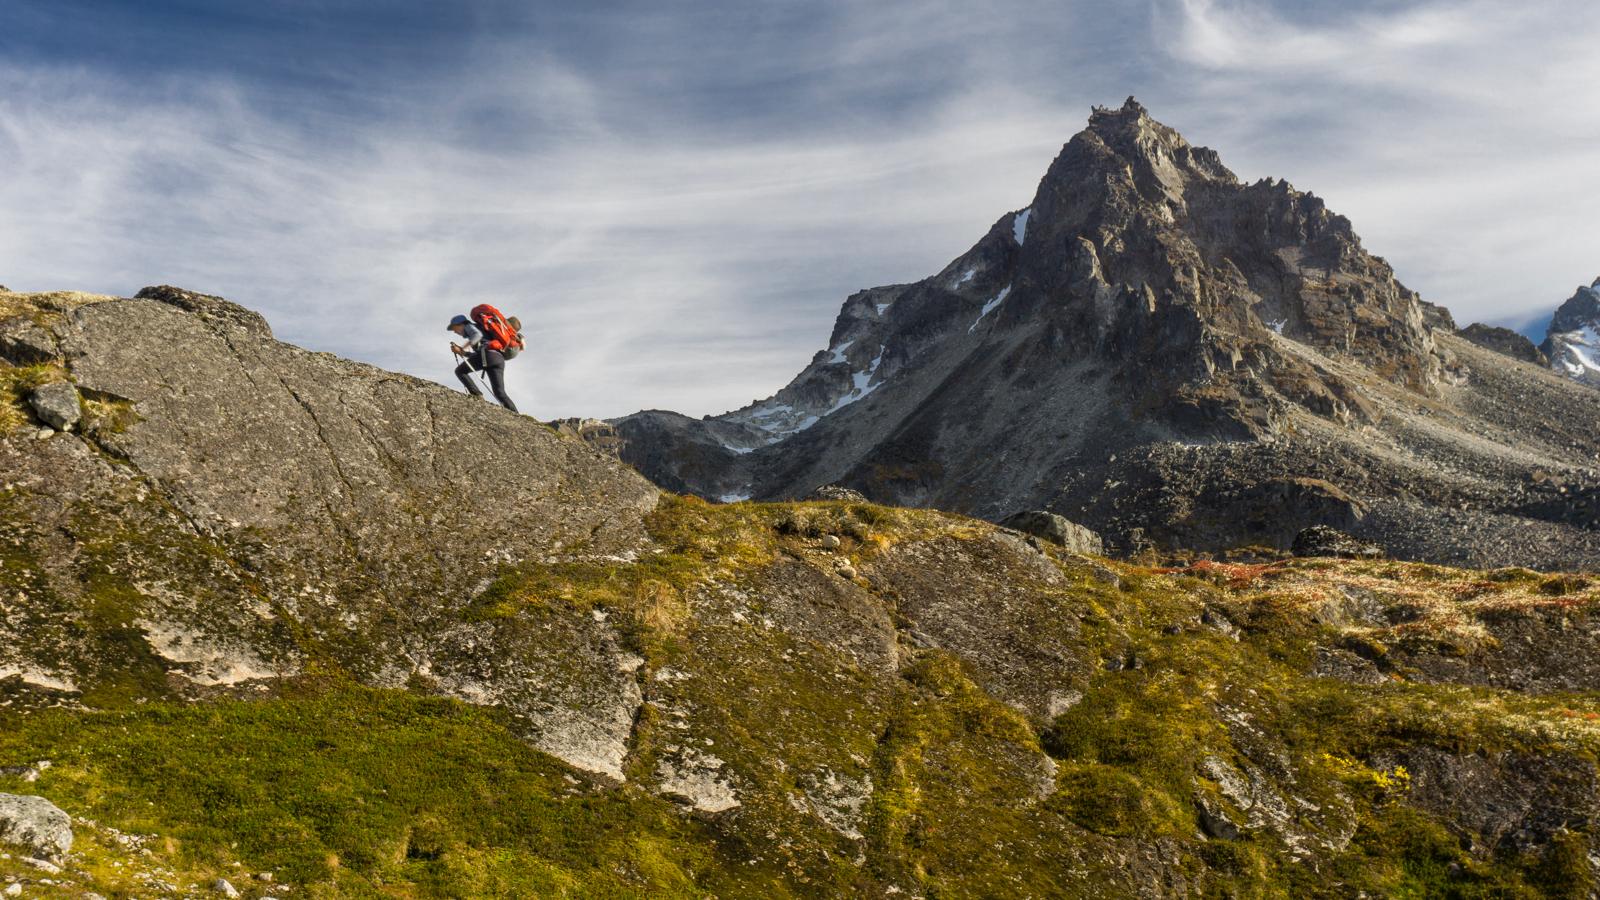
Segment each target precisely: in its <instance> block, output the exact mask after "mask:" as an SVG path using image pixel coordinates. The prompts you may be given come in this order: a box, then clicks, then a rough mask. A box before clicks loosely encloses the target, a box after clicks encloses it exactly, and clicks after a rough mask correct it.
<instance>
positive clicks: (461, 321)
mask: <svg viewBox="0 0 1600 900" xmlns="http://www.w3.org/2000/svg"><path fill="white" fill-rule="evenodd" d="M468 321H469V320H468V319H467V317H466V316H456V317H455V318H453V319H451V320H450V325H449V326H448V327H447V328H445V331H449V330H450V329H451V328H454V327H456V326H457V325H465V324H467V322H468Z"/></svg>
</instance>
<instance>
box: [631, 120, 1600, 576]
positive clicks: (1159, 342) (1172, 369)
mask: <svg viewBox="0 0 1600 900" xmlns="http://www.w3.org/2000/svg"><path fill="white" fill-rule="evenodd" d="M1449 321H1450V318H1449V316H1448V314H1447V313H1446V312H1445V311H1443V310H1442V309H1441V308H1438V307H1432V306H1429V305H1426V304H1424V303H1423V302H1422V300H1421V298H1420V297H1419V296H1418V295H1417V294H1416V293H1415V292H1414V291H1411V290H1410V289H1408V288H1406V287H1405V286H1404V285H1403V284H1401V283H1400V281H1399V280H1397V278H1396V277H1395V272H1394V270H1393V269H1392V268H1391V267H1390V266H1389V264H1388V263H1387V262H1386V261H1384V260H1383V259H1381V258H1379V257H1377V256H1374V255H1372V254H1371V253H1369V252H1368V251H1367V250H1366V249H1365V248H1364V247H1363V246H1362V244H1361V241H1360V238H1359V237H1358V236H1357V234H1356V232H1355V230H1354V227H1353V226H1352V224H1351V222H1350V221H1349V220H1348V219H1347V218H1345V217H1344V216H1341V215H1338V214H1337V213H1335V212H1333V211H1332V210H1330V209H1328V207H1327V204H1326V203H1325V202H1324V201H1323V200H1322V199H1321V198H1319V197H1317V196H1315V195H1314V194H1312V193H1309V192H1306V191H1302V190H1299V189H1297V188H1295V187H1294V186H1292V185H1290V184H1289V183H1288V182H1286V181H1282V180H1278V179H1261V180H1258V181H1255V182H1251V183H1246V182H1242V181H1240V180H1239V179H1238V178H1237V177H1236V176H1235V175H1234V174H1233V173H1232V172H1231V171H1229V170H1228V168H1227V167H1226V166H1225V165H1223V163H1222V161H1221V158H1220V157H1219V156H1218V154H1217V153H1215V152H1214V151H1212V150H1209V149H1207V148H1204V147H1197V146H1194V145H1192V144H1190V143H1189V142H1188V141H1187V140H1185V139H1184V137H1183V136H1182V135H1181V134H1179V133H1178V132H1177V131H1176V130H1175V129H1173V128H1171V127H1169V126H1167V125H1165V124H1163V123H1161V122H1160V121H1158V120H1156V119H1155V118H1153V117H1152V116H1151V115H1150V114H1149V112H1148V111H1147V110H1145V109H1144V107H1143V106H1141V105H1140V104H1139V103H1138V102H1137V101H1136V100H1133V99H1132V98H1129V100H1128V101H1127V102H1126V103H1124V104H1123V105H1122V107H1120V108H1118V109H1110V108H1096V109H1095V110H1094V111H1093V112H1092V113H1091V115H1090V118H1089V122H1088V126H1087V127H1086V128H1085V129H1084V130H1083V131H1081V132H1080V133H1078V134H1077V135H1075V136H1074V137H1073V138H1072V139H1071V140H1070V141H1068V142H1067V143H1066V145H1065V146H1064V147H1063V148H1062V150H1061V152H1060V154H1059V155H1058V156H1057V157H1056V159H1055V160H1054V161H1053V162H1052V163H1051V165H1050V167H1049V170H1048V171H1047V173H1046V174H1045V176H1044V178H1043V179H1042V180H1041V181H1040V184H1039V187H1038V189H1037V191H1036V193H1035V195H1034V197H1033V198H1032V201H1031V202H1030V203H1029V204H1028V205H1027V206H1026V207H1025V208H1023V209H1020V210H1016V211H1012V212H1007V213H1005V214H1004V215H1002V216H1001V217H1000V218H999V219H997V220H996V221H995V222H994V223H993V224H992V225H991V227H990V228H989V230H988V231H987V233H985V234H984V235H983V236H982V237H981V238H980V239H979V240H978V241H977V243H975V244H974V245H973V246H972V247H971V248H970V249H968V250H967V251H966V252H964V253H962V254H961V255H959V256H957V257H956V258H955V259H954V260H952V261H951V262H950V264H949V265H947V266H945V267H944V268H943V269H942V270H940V271H939V272H937V273H935V274H934V275H932V276H930V277H928V278H924V279H923V280H921V281H918V282H915V283H911V284H896V285H887V286H883V287H877V288H871V289H867V290H863V291H859V292H857V293H855V294H853V295H851V296H850V297H849V298H847V299H846V300H845V302H844V304H843V306H842V308H841V309H840V312H839V316H838V318H837V320H836V321H835V324H834V328H833V331H832V333H831V335H830V336H829V340H828V344H827V347H826V348H825V349H823V350H820V351H819V352H818V353H817V354H816V355H815V356H814V357H813V358H812V360H811V361H810V363H809V364H808V365H807V366H806V367H805V368H804V369H803V370H802V371H801V372H800V374H799V375H798V376H796V378H795V379H794V380H793V381H791V382H790V383H789V384H788V385H786V386H785V387H783V388H782V389H780V390H779V391H778V392H777V393H776V394H774V395H772V396H771V397H768V398H766V399H762V400H756V401H755V402H753V403H751V404H750V405H749V406H746V407H744V408H742V409H739V410H735V411H732V412H729V413H726V414H724V415H721V416H715V417H710V418H707V419H705V420H695V419H689V418H686V417H683V416H677V415H675V414H671V413H665V412H660V411H650V412H644V413H639V414H636V415H634V416H629V417H626V418H625V419H622V420H619V421H618V427H619V431H620V432H621V436H622V438H623V440H624V441H626V443H627V446H628V447H629V449H627V450H625V451H624V458H625V459H627V460H628V461H630V462H632V463H634V464H635V465H636V466H638V467H639V468H640V469H641V471H643V472H645V473H646V474H647V475H648V476H649V477H651V478H652V479H653V480H655V481H656V482H657V483H658V484H662V485H665V486H668V487H669V488H671V489H673V490H679V491H691V492H694V493H698V494H701V495H702V496H706V497H708V498H711V499H723V500H734V499H743V498H746V497H750V498H756V499H780V498H787V497H798V496H805V495H806V494H807V493H808V492H809V491H810V490H812V489H813V488H815V487H817V486H818V485H823V484H835V483H836V484H841V485H844V486H846V487H849V488H853V489H856V490H859V491H861V492H862V493H864V494H865V495H867V496H868V497H871V498H873V499H874V500H880V501H888V502H893V503H898V504H903V505H931V506H939V507H941V508H946V509H954V510H957V511H961V512H966V513H971V514H976V515H980V516H984V517H987V518H993V519H995V520H996V521H999V520H1003V519H1005V518H1006V517H1007V516H1010V515H1012V514H1014V513H1017V512H1020V511H1024V510H1031V509H1046V510H1049V511H1051V512H1056V513H1059V514H1062V515H1065V516H1066V517H1067V518H1068V519H1071V520H1074V521H1081V522H1084V523H1085V524H1088V525H1090V526H1091V527H1095V528H1099V529H1103V530H1107V531H1109V532H1110V533H1111V536H1112V539H1113V541H1114V542H1115V541H1117V540H1119V539H1120V540H1124V541H1125V542H1126V543H1125V544H1124V545H1125V546H1136V545H1138V544H1139V542H1141V541H1144V540H1146V539H1155V540H1167V541H1171V542H1174V543H1183V544H1186V545H1189V546H1193V545H1195V543H1196V542H1200V543H1205V544H1207V545H1208V546H1212V545H1220V546H1226V545H1229V544H1231V543H1238V542H1249V541H1252V540H1261V541H1264V542H1269V543H1278V544H1282V545H1284V546H1287V544H1286V543H1285V542H1287V541H1289V540H1291V539H1292V537H1293V533H1294V532H1295V531H1296V530H1298V528H1300V527H1305V526H1306V525H1310V524H1326V525H1332V526H1334V527H1338V528H1342V529H1350V528H1355V527H1356V526H1357V524H1358V521H1359V520H1360V519H1361V517H1362V516H1364V515H1365V514H1366V512H1365V510H1367V509H1368V506H1367V502H1366V501H1365V500H1363V499H1362V498H1363V497H1371V496H1372V495H1373V492H1374V491H1376V495H1377V496H1376V500H1377V501H1378V502H1380V503H1381V502H1382V501H1385V500H1387V499H1389V497H1388V492H1389V491H1391V490H1392V489H1394V487H1395V486H1396V485H1401V484H1410V485H1414V484H1415V483H1416V475H1415V472H1411V474H1403V470H1404V471H1410V470H1412V469H1414V468H1415V467H1417V466H1418V465H1423V466H1424V467H1425V468H1426V467H1433V466H1437V467H1438V469H1437V472H1435V474H1437V475H1439V478H1440V480H1439V481H1438V482H1437V483H1435V484H1434V487H1436V488H1437V489H1438V490H1437V491H1433V490H1432V489H1431V488H1430V491H1429V493H1430V496H1431V497H1432V498H1433V499H1430V500H1428V501H1426V503H1434V502H1442V503H1448V504H1450V506H1451V508H1453V509H1454V508H1458V507H1459V505H1460V503H1461V501H1460V500H1454V499H1451V500H1446V499H1445V498H1447V497H1455V496H1456V493H1457V492H1458V491H1461V490H1468V491H1469V492H1472V491H1476V490H1477V488H1475V487H1473V488H1469V485H1468V482H1467V481H1461V482H1457V481H1455V480H1453V479H1454V478H1455V477H1456V475H1455V474H1453V473H1459V472H1461V471H1462V470H1463V466H1468V464H1467V463H1466V462H1464V460H1470V461H1471V463H1470V466H1468V467H1480V466H1481V467H1482V474H1481V478H1482V479H1485V480H1486V482H1487V483H1494V484H1496V485H1506V484H1509V485H1510V486H1508V487H1507V488H1506V492H1505V493H1504V494H1503V495H1501V494H1497V495H1496V496H1500V498H1501V499H1500V500H1496V501H1494V502H1495V503H1496V504H1500V505H1502V506H1505V507H1506V508H1507V509H1517V510H1521V509H1523V506H1524V504H1525V503H1526V502H1527V501H1526V500H1525V499H1522V498H1521V494H1522V492H1523V491H1524V490H1526V483H1525V482H1524V481H1523V480H1522V476H1520V475H1518V476H1508V474H1507V473H1511V472H1522V471H1524V470H1525V469H1527V467H1528V466H1529V465H1530V463H1529V462H1528V460H1530V459H1532V458H1534V457H1539V458H1541V459H1544V460H1545V461H1546V462H1548V463H1549V464H1551V465H1554V466H1557V467H1563V466H1578V467H1587V466H1590V465H1591V463H1592V459H1591V457H1590V456H1589V453H1590V451H1588V450H1582V449H1581V448H1586V447H1589V446H1591V445H1592V444H1593V443H1594V442H1593V439H1592V437H1582V438H1576V439H1574V437H1573V436H1572V435H1573V434H1574V433H1573V432H1572V430H1571V429H1569V428H1567V427H1566V426H1565V425H1560V424H1553V423H1550V422H1548V421H1545V420H1544V419H1541V418H1539V416H1538V414H1537V411H1526V412H1527V415H1513V414H1511V412H1509V411H1506V412H1505V413H1504V414H1502V412H1501V411H1497V410H1510V409H1511V408H1510V407H1499V406H1493V405H1491V406H1484V405H1482V404H1481V403H1479V401H1477V400H1471V399H1464V398H1463V395H1462V393H1461V390H1462V389H1463V388H1464V387H1466V386H1468V384H1469V383H1470V382H1471V381H1472V379H1480V380H1490V381H1492V380H1493V379H1492V378H1491V377H1490V376H1489V375H1487V374H1486V373H1485V372H1484V371H1483V369H1482V368H1479V367H1475V366H1474V365H1473V363H1472V360H1474V359H1478V360H1480V364H1481V365H1484V366H1485V367H1488V368H1492V367H1493V365H1500V363H1493V364H1483V363H1482V362H1481V360H1482V357H1480V356H1477V355H1476V354H1479V353H1481V352H1484V351H1481V350H1480V348H1478V347H1476V346H1475V345H1473V344H1471V343H1469V342H1467V341H1464V340H1458V339H1456V338H1454V337H1453V336H1450V335H1449V333H1448V332H1447V331H1437V330H1436V329H1437V328H1438V326H1437V325H1436V324H1434V323H1448V322H1449ZM1491 358H1493V359H1503V357H1500V356H1499V355H1498V354H1492V356H1491ZM1522 374H1525V373H1521V372H1520V370H1516V372H1514V373H1508V374H1507V378H1510V379H1512V380H1514V379H1515V378H1516V377H1521V375H1522ZM1536 374H1537V373H1536ZM1530 389H1531V390H1547V389H1549V388H1548V386H1547V385H1546V384H1545V383H1544V382H1540V383H1539V384H1538V386H1537V387H1533V388H1528V387H1526V386H1521V385H1520V384H1519V385H1518V386H1515V387H1513V386H1511V383H1510V381H1506V382H1505V384H1497V385H1490V386H1488V387H1487V388H1485V390H1486V391H1487V393H1488V394H1493V395H1494V396H1495V397H1500V398H1501V399H1496V400H1493V401H1492V404H1499V403H1501V401H1502V400H1503V399H1504V398H1503V397H1501V394H1505V396H1511V395H1515V394H1517V393H1518V392H1522V391H1525V390H1530ZM1485 402H1490V401H1485ZM1561 402H1562V403H1563V404H1570V403H1572V402H1578V403H1579V405H1583V404H1584V401H1580V400H1575V399H1573V398H1565V397H1564V399H1563V400H1562V401H1561ZM1451 404H1461V405H1457V406H1452V405H1451ZM1444 409H1450V410H1452V412H1451V415H1452V416H1453V417H1454V418H1453V419H1452V422H1453V424H1452V425H1450V426H1449V427H1448V429H1447V430H1449V429H1459V430H1458V431H1451V432H1450V433H1451V437H1450V438H1448V439H1443V438H1441V437H1440V436H1439V433H1438V429H1439V427H1440V426H1438V425H1437V423H1436V421H1433V420H1432V417H1434V416H1436V415H1443V413H1441V412H1439V410H1444ZM1419 410H1427V411H1428V412H1427V413H1426V414H1424V413H1422V412H1419ZM1423 416H1425V417H1426V418H1427V419H1428V421H1426V422H1425V423H1423V422H1419V421H1417V420H1418V419H1419V417H1423ZM1556 432H1560V433H1561V437H1560V438H1557V437H1556V436H1555V433H1556ZM1487 433H1493V434H1497V435H1499V436H1500V437H1499V438H1497V439H1496V441H1498V444H1497V446H1501V447H1503V450H1504V453H1503V454H1502V453H1501V451H1500V450H1493V451H1491V450H1486V449H1485V447H1486V445H1484V444H1483V443H1482V439H1483V435H1484V434H1487ZM1374 434H1382V435H1384V437H1383V439H1382V440H1381V441H1378V442H1377V443H1376V444H1375V443H1374V441H1375V438H1374ZM1530 440H1532V441H1534V442H1536V443H1539V444H1540V447H1541V448H1542V449H1540V450H1538V451H1535V452H1534V453H1533V454H1532V455H1531V456H1530V455H1528V453H1527V452H1526V451H1527V446H1526V444H1527V442H1528V441H1530ZM1547 440H1548V441H1552V443H1545V442H1546V441H1547ZM1574 440H1576V442H1574ZM1441 441H1442V443H1441ZM1458 443H1459V446H1458V445H1457V444H1458ZM1333 446H1339V447H1343V448H1345V450H1341V451H1339V452H1337V453H1331V454H1330V453H1329V452H1328V450H1327V448H1329V447H1333ZM1575 450H1577V451H1578V452H1574V451H1575ZM1552 454H1553V455H1552ZM1502 455H1503V456H1504V458H1503V459H1502V458H1501V457H1502ZM1421 459H1426V460H1428V462H1427V463H1419V462H1418V460H1421ZM1356 460H1360V461H1359V462H1357V461H1356ZM1494 460H1498V461H1494ZM1374 472H1390V473H1391V475H1386V476H1382V477H1375V476H1374V475H1373V473H1374ZM1447 473H1449V474H1447ZM1430 477H1431V476H1430ZM1585 477H1587V476H1585ZM1469 481H1470V479H1469ZM1472 483H1474V484H1477V483H1478V482H1472ZM1136 484H1137V485H1142V486H1144V487H1148V488H1149V492H1148V494H1146V493H1145V492H1144V487H1141V488H1139V489H1138V490H1133V489H1132V486H1133V485H1136ZM1541 484H1542V482H1541ZM1539 490H1541V491H1542V488H1540V489H1539ZM1213 491H1215V492H1219V493H1220V494H1222V495H1225V496H1226V497H1227V498H1228V499H1227V500H1226V501H1225V502H1223V505H1229V506H1230V509H1232V512H1229V513H1226V514H1223V515H1220V516H1217V517H1215V518H1209V517H1208V518H1207V521H1206V522H1205V523H1204V524H1202V523H1201V522H1199V520H1198V519H1197V518H1196V515H1197V513H1198V511H1199V509H1200V508H1201V507H1202V506H1203V505H1204V504H1202V502H1201V497H1202V496H1203V495H1207V494H1208V493H1209V492H1213ZM1574 496H1575V495H1574ZM1216 500H1217V498H1212V500H1208V501H1206V503H1212V502H1213V501H1216ZM1218 502H1222V501H1218ZM1540 503H1541V504H1542V503H1543V501H1540ZM1580 505H1581V504H1580ZM1538 508H1539V509H1540V511H1541V512H1540V515H1546V514H1549V515H1553V516H1555V517H1556V518H1558V519H1560V520H1561V521H1563V522H1565V521H1567V520H1568V519H1569V518H1571V517H1573V516H1580V515H1586V513H1581V511H1580V510H1577V509H1576V508H1575V507H1573V506H1572V504H1570V503H1569V502H1567V501H1566V500H1561V499H1557V500H1554V501H1552V503H1551V504H1550V505H1549V506H1548V508H1546V507H1545V506H1543V505H1540V506H1539V507H1538ZM1517 514H1520V513H1517ZM1517 514H1514V515H1517ZM1286 517H1287V518H1286ZM1291 519H1292V520H1293V521H1292V522H1291V521H1289V520H1291ZM1251 522H1254V523H1255V524H1248V523H1251ZM1504 524H1505V525H1506V528H1507V533H1508V534H1516V535H1519V537H1518V538H1517V539H1518V540H1521V539H1522V537H1525V536H1526V534H1528V532H1526V531H1525V529H1522V527H1521V526H1518V525H1513V524H1512V523H1510V522H1509V521H1508V522H1506V523H1504ZM1561 527H1565V526H1561ZM1535 530H1537V529H1535ZM1202 532H1203V533H1204V534H1201V533H1202ZM1119 533H1120V538H1119ZM1393 533H1394V534H1399V532H1393ZM1445 534H1446V532H1439V533H1436V534H1431V535H1430V536H1429V537H1428V538H1427V539H1426V541H1424V543H1429V544H1430V547H1431V549H1427V550H1422V551H1418V552H1420V553H1422V554H1423V555H1433V554H1436V553H1445V554H1448V553H1453V552H1455V551H1454V550H1448V551H1445V550H1441V549H1440V548H1442V547H1443V546H1444V545H1445V544H1450V543H1451V540H1452V539H1448V538H1447V537H1446V536H1445ZM1363 536H1364V537H1368V538H1381V537H1382V535H1378V534H1368V535H1363ZM1435 539H1437V542H1436V543H1434V542H1435ZM1508 539H1509V538H1508ZM1562 558H1565V557H1562Z"/></svg>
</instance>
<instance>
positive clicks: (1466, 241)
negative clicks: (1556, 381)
mask: <svg viewBox="0 0 1600 900" xmlns="http://www.w3.org/2000/svg"><path fill="white" fill-rule="evenodd" d="M1155 21H1156V34H1157V36H1158V40H1160V41H1161V42H1162V45H1163V46H1164V48H1165V49H1166V51H1167V52H1168V54H1169V56H1170V57H1171V58H1172V59H1174V60H1175V61H1178V62H1180V63H1183V64H1186V65H1187V66H1189V67H1191V81H1190V82H1189V84H1188V85H1187V86H1186V87H1185V88H1184V89H1183V90H1182V91H1181V92H1179V93H1177V94H1175V96H1174V99H1176V100H1178V101H1179V102H1181V103H1184V104H1187V106H1188V110H1187V114H1188V115H1190V116H1192V117H1194V118H1197V119H1199V120H1202V121H1209V122H1210V123H1211V125H1203V126H1201V127H1200V128H1196V129H1192V132H1191V137H1195V138H1198V137H1204V138H1205V139H1206V140H1207V141H1208V142H1214V143H1215V145H1216V146H1218V147H1219V149H1221V150H1222V151H1223V153H1224V156H1225V158H1226V159H1228V160H1229V161H1230V164H1232V165H1233V166H1234V167H1235V168H1236V169H1237V170H1239V171H1241V172H1248V173H1261V174H1265V173H1271V174H1275V175H1279V176H1288V177H1289V178H1291V180H1293V181H1294V182H1296V184H1297V185H1298V186H1300V187H1302V188H1306V189H1310V190H1314V191H1316V192H1317V193H1318V194H1320V195H1322V196H1324V197H1326V198H1328V200H1329V204H1330V206H1332V207H1333V208H1335V209H1337V210H1338V211H1340V212H1342V213H1344V214H1345V215H1348V216H1349V217H1350V218H1351V219H1352V220H1353V221H1354V222H1355V224H1356V227H1357V230H1358V231H1359V232H1360V234H1361V235H1362V236H1363V239H1364V240H1365V242H1366V244H1367V245H1368V247H1369V248H1370V249H1373V250H1374V251H1375V252H1378V253H1381V254H1383V255H1384V256H1386V257H1387V258H1388V259H1389V260H1390V262H1391V263H1393V264H1394V265H1395V266H1396V268H1397V270H1398V271H1399V274H1400V276H1401V278H1402V280H1404V281H1406V282H1407V283H1408V284H1409V285H1410V286H1412V287H1414V288H1417V289H1419V290H1421V291H1422V292H1423V293H1424V295H1425V296H1427V297H1428V298H1429V299H1432V300H1434V301H1436V302H1442V303H1444V304H1445V305H1447V306H1449V307H1450V308H1451V309H1452V310H1454V311H1455V312H1456V314H1457V318H1458V319H1461V320H1462V321H1463V323H1465V322H1467V321H1473V320H1486V321H1507V322H1509V321H1517V320H1525V319H1527V318H1528V317H1529V316H1530V315H1532V314H1534V313H1535V312H1537V311H1539V310H1541V309H1544V308H1548V307H1550V306H1552V305H1554V304H1555V303H1557V302H1559V301H1560V300H1561V299H1563V298H1565V297H1566V296H1567V295H1568V294H1570V293H1571V290H1572V286H1573V285H1574V284H1577V283H1578V282H1580V281H1585V282H1586V281H1587V280H1589V279H1591V278H1592V277H1593V275H1591V274H1588V273H1591V272H1600V228H1596V227H1595V216H1594V212H1593V209H1592V208H1591V205H1590V204H1588V203H1587V202H1586V200H1585V199H1584V198H1587V197H1593V196H1600V103H1597V102H1596V99H1597V95H1596V87H1595V86H1596V85H1600V55H1597V54H1596V53H1595V49H1594V48H1595V47H1597V46H1600V7H1596V6H1595V5H1594V4H1592V3H1588V2H1578V0H1544V2H1538V0H1536V2H1531V3H1521V4H1505V3H1497V2H1483V0H1466V2H1433V3H1420V4H1410V5H1407V6H1404V7H1400V8H1396V7H1393V6H1389V5H1385V6H1383V7H1382V8H1380V9H1378V10H1362V9H1359V8H1353V9H1350V10H1349V11H1348V12H1345V13H1342V14H1337V15H1327V16H1324V17H1323V18H1322V19H1321V20H1320V21H1317V22H1311V23H1307V22H1296V21H1294V20H1292V19H1291V18H1289V17H1288V16H1287V15H1285V14H1283V13H1280V12H1278V11H1276V10H1275V9H1274V8H1273V7H1272V6H1271V5H1268V4H1264V3H1258V2H1221V0H1173V2H1171V3H1166V4H1163V5H1161V6H1159V7H1158V8H1157V14H1156V17H1155ZM1212 126H1214V127H1212ZM1193 132H1200V133H1198V134H1197V133H1193Z"/></svg>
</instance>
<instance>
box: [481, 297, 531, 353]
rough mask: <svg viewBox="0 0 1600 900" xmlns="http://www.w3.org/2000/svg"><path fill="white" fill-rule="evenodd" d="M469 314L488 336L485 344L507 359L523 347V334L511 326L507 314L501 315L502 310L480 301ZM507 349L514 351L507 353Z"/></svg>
mask: <svg viewBox="0 0 1600 900" xmlns="http://www.w3.org/2000/svg"><path fill="white" fill-rule="evenodd" d="M468 315H470V316H471V317H472V324H474V325H476V326H478V328H479V329H481V330H482V331H483V336H484V337H485V338H487V340H486V341H485V343H484V346H485V347H487V348H488V349H490V350H494V351H497V352H499V353H501V354H502V355H505V356H506V358H507V359H509V358H510V357H512V356H515V355H516V354H517V351H520V350H521V349H522V335H520V334H518V333H517V332H516V331H515V330H514V329H513V328H512V327H511V323H510V322H507V321H506V317H505V316H502V315H500V310H498V309H495V308H494V307H492V306H490V305H489V304H487V303H479V304H478V305H477V306H474V307H473V308H472V312H470V313H468ZM507 350H510V351H512V352H511V353H510V354H507V353H506V351H507Z"/></svg>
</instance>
